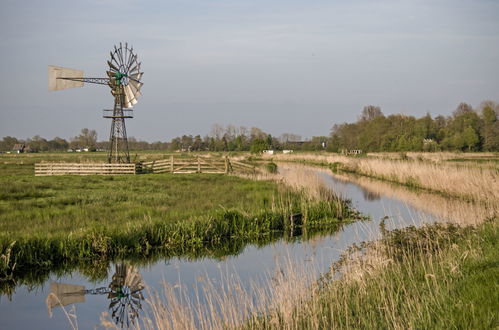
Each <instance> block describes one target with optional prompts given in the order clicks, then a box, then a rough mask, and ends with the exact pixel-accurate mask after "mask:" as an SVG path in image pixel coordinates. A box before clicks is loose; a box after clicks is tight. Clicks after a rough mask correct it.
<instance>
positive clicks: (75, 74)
mask: <svg viewBox="0 0 499 330" xmlns="http://www.w3.org/2000/svg"><path fill="white" fill-rule="evenodd" d="M109 54H110V60H108V61H107V64H108V67H109V69H108V71H106V75H107V77H106V78H88V77H84V74H83V71H81V70H75V69H69V68H63V67H57V66H49V90H51V91H57V90H63V89H68V88H76V87H82V86H83V85H84V83H92V84H100V85H108V86H109V87H110V88H111V94H112V95H113V97H114V108H113V109H110V110H104V113H105V114H104V118H111V119H112V122H111V132H110V137H109V144H110V147H109V155H108V162H109V163H113V162H114V163H130V155H129V151H128V139H127V135H126V128H125V118H133V116H132V115H131V112H132V110H131V108H132V107H133V106H134V105H135V104H137V99H138V97H139V96H141V95H142V93H141V92H140V89H141V88H142V85H143V83H142V81H141V79H142V75H143V74H144V73H143V72H141V71H140V66H141V63H140V62H138V57H137V55H136V54H135V53H134V51H133V47H131V46H130V47H128V42H125V45H123V43H121V42H120V44H119V46H117V45H114V49H113V50H111V51H110V52H109Z"/></svg>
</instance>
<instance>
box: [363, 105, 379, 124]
mask: <svg viewBox="0 0 499 330" xmlns="http://www.w3.org/2000/svg"><path fill="white" fill-rule="evenodd" d="M383 116H384V115H383V112H381V108H380V107H378V106H375V105H367V106H365V107H364V109H363V110H362V114H361V115H360V118H359V119H360V120H361V121H368V120H372V119H374V118H376V117H383Z"/></svg>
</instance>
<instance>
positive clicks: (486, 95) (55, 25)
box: [0, 0, 499, 141]
mask: <svg viewBox="0 0 499 330" xmlns="http://www.w3.org/2000/svg"><path fill="white" fill-rule="evenodd" d="M0 41H1V43H0V54H1V60H2V61H1V64H0V74H1V76H2V77H3V79H2V82H1V87H2V88H1V89H0V99H1V100H2V104H1V105H0V137H3V136H6V135H11V136H16V137H19V138H26V137H32V136H34V135H35V134H39V135H41V136H44V137H47V138H53V137H55V136H60V137H64V138H68V137H71V136H74V135H77V134H78V132H79V131H80V129H81V128H83V127H88V128H91V129H96V130H97V132H98V134H99V139H100V140H106V139H107V136H108V134H109V133H108V131H109V125H110V123H109V120H106V119H103V118H102V111H101V110H102V109H104V108H110V107H112V105H113V98H112V97H111V94H110V93H109V88H108V87H106V86H99V85H86V86H85V87H84V88H78V89H73V90H65V91H60V92H49V91H48V89H47V65H49V64H52V65H60V66H66V67H70V68H75V69H82V70H84V71H85V73H86V75H87V76H105V71H106V69H107V65H106V60H107V59H108V57H109V51H110V50H111V48H112V47H113V45H114V44H116V43H119V42H120V41H128V42H129V43H131V44H132V45H133V46H134V49H135V50H136V52H137V54H138V55H139V60H140V61H142V69H143V71H144V72H145V74H144V77H143V80H144V83H145V85H144V87H143V96H142V97H141V98H140V99H139V103H138V104H137V105H136V106H135V107H134V110H135V118H134V119H131V120H129V121H127V129H128V134H129V136H135V137H137V138H140V139H146V140H149V141H153V140H169V139H171V138H172V137H174V136H178V135H181V134H197V133H199V134H206V133H208V132H209V131H210V128H211V126H212V124H214V123H219V124H222V125H226V124H234V125H236V126H240V125H244V126H247V127H250V126H257V127H260V128H262V129H264V130H265V131H267V132H269V133H272V134H273V135H279V134H281V133H285V132H291V133H296V134H300V135H302V136H304V137H309V136H312V135H327V134H329V130H330V128H331V127H332V126H333V124H335V123H341V122H345V121H354V120H356V118H357V116H358V114H359V113H360V111H361V110H362V107H363V106H364V105H367V104H374V105H379V106H381V108H382V110H383V112H384V113H385V114H391V113H405V114H410V115H415V116H422V115H424V114H425V113H426V112H430V113H431V114H432V115H438V114H444V115H449V114H450V113H451V112H452V111H453V110H454V109H455V107H456V106H457V104H458V103H460V102H463V101H464V102H468V103H471V104H472V105H474V106H478V105H479V103H480V102H481V101H483V100H485V99H492V100H496V101H499V1H486V0H483V1H479V0H474V1H461V0H453V1H450V0H449V1H445V0H442V1H441V0H429V1H385V0H383V1H362V0H359V1H357V0H353V1H314V0H312V1H296V0H288V1H281V0H280V1H274V0H266V1H260V0H256V1H238V0H232V1H229V0H218V1H209V0H185V1H117V0H102V1H11V0H2V1H1V3H0Z"/></svg>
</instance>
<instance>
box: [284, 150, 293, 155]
mask: <svg viewBox="0 0 499 330" xmlns="http://www.w3.org/2000/svg"><path fill="white" fill-rule="evenodd" d="M292 152H293V150H289V149H288V150H283V151H282V153H283V154H290V153H292Z"/></svg>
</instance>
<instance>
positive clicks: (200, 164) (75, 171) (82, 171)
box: [35, 156, 255, 176]
mask: <svg viewBox="0 0 499 330" xmlns="http://www.w3.org/2000/svg"><path fill="white" fill-rule="evenodd" d="M234 171H238V172H254V171H255V167H254V166H253V165H250V164H246V163H242V162H238V161H231V160H230V159H229V158H228V157H225V158H207V157H195V158H194V157H191V158H176V157H173V156H171V157H170V158H167V159H161V160H155V161H149V162H141V163H137V164H105V163H38V164H35V176H46V175H113V174H140V173H220V174H222V173H225V174H227V173H230V172H234Z"/></svg>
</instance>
